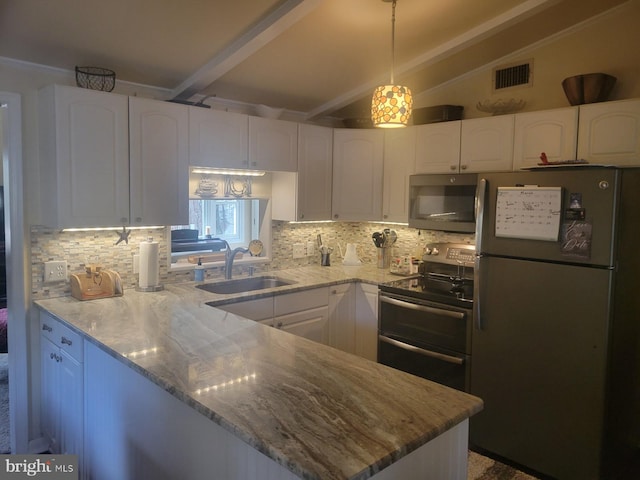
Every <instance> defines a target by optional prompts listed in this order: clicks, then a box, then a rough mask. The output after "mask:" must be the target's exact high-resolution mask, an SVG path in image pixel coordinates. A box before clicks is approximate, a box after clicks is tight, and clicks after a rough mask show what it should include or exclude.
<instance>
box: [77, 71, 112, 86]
mask: <svg viewBox="0 0 640 480" xmlns="http://www.w3.org/2000/svg"><path fill="white" fill-rule="evenodd" d="M76 84H77V85H78V86H79V87H82V88H90V89H91V90H102V91H103V92H110V91H111V90H113V87H115V85H116V72H114V71H113V70H109V69H107V68H101V67H78V66H76Z"/></svg>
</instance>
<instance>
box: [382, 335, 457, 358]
mask: <svg viewBox="0 0 640 480" xmlns="http://www.w3.org/2000/svg"><path fill="white" fill-rule="evenodd" d="M378 338H379V339H380V341H381V342H384V343H388V344H389V345H393V346H394V347H398V348H401V349H402V350H407V351H409V352H412V353H417V354H419V355H424V356H425V357H431V358H437V359H438V360H442V361H444V362H447V363H455V364H456V365H463V364H464V358H459V357H453V356H451V355H445V354H444V353H438V352H433V351H431V350H425V349H424V348H419V347H416V346H414V345H409V344H408V343H404V342H399V341H398V340H394V339H393V338H389V337H385V336H384V335H379V336H378Z"/></svg>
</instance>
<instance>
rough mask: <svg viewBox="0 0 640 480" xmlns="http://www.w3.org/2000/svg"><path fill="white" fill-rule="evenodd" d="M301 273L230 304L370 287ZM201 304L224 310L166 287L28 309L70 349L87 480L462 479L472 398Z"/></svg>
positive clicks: (346, 274)
mask: <svg viewBox="0 0 640 480" xmlns="http://www.w3.org/2000/svg"><path fill="white" fill-rule="evenodd" d="M310 268H312V267H310ZM304 270H305V269H296V271H295V272H296V273H293V271H286V272H283V273H282V274H281V272H278V275H279V276H287V275H289V278H291V279H294V277H295V280H296V282H297V283H295V284H293V285H288V286H285V287H278V288H277V289H269V290H268V291H259V292H245V293H243V294H240V295H239V296H240V297H241V298H243V299H247V298H258V297H259V296H261V295H269V294H273V293H274V292H273V291H274V290H277V291H280V290H283V291H287V292H289V291H292V290H301V289H304V288H310V287H313V286H318V285H329V284H335V283H341V282H348V281H356V280H359V281H370V282H375V281H381V280H382V279H371V277H370V276H367V275H365V273H366V272H365V271H364V270H360V271H359V272H358V271H353V270H349V271H346V270H345V269H339V268H331V269H326V268H325V269H321V268H319V269H316V270H309V271H307V273H312V274H311V275H305V272H304ZM363 272H365V273H363ZM373 275H374V276H375V273H373ZM211 301H214V302H215V301H219V302H228V301H232V297H231V296H222V295H215V294H210V293H207V292H204V291H201V290H198V289H196V288H194V285H193V284H180V285H168V286H167V287H166V288H165V290H164V291H161V292H153V293H141V292H136V291H133V290H126V291H125V294H124V295H123V296H122V297H118V298H111V299H101V300H94V301H89V302H80V301H77V300H75V299H73V298H71V297H61V298H55V299H48V300H40V301H38V302H36V303H37V305H38V306H39V307H40V309H41V311H42V316H44V317H45V318H51V319H52V320H60V321H62V322H63V323H64V325H65V326H68V327H69V328H71V330H73V331H74V332H76V333H78V334H79V335H81V337H82V338H83V342H84V379H85V383H84V390H85V399H84V405H85V409H86V411H85V415H84V418H85V426H84V432H85V441H84V445H85V451H84V455H85V457H86V458H85V459H84V462H83V463H84V467H83V468H84V473H85V475H86V476H87V477H91V478H122V479H124V478H152V477H153V478H178V477H179V478H261V479H262V478H264V479H283V478H307V479H322V480H330V479H366V478H370V477H372V478H376V479H377V478H380V479H386V478H427V477H425V476H424V475H425V474H427V473H430V474H432V475H434V477H433V478H458V479H461V480H462V479H465V478H466V461H467V459H466V455H467V428H468V421H467V419H468V418H469V417H470V416H471V415H473V414H475V413H477V412H478V411H480V410H481V409H482V401H481V400H480V399H478V398H476V397H473V396H470V395H467V394H465V393H462V392H459V391H456V390H452V389H449V388H447V387H444V386H441V385H438V384H435V383H432V382H429V381H427V380H424V379H421V378H418V377H415V376H412V375H409V374H406V373H403V372H400V371H397V370H394V369H391V368H388V367H386V366H383V365H380V364H377V363H374V362H370V361H368V360H365V359H362V358H359V357H357V356H354V355H351V354H348V353H345V352H341V351H339V350H336V349H334V348H331V347H328V346H324V345H321V344H317V343H315V342H312V341H309V340H307V339H305V338H301V337H297V336H294V335H291V334H289V333H286V332H283V331H280V330H278V329H275V328H270V327H267V326H264V325H261V324H259V323H256V322H253V321H250V320H246V319H243V318H240V317H238V316H236V315H233V314H231V313H227V312H224V311H221V310H219V309H216V308H214V307H211V306H209V305H207V303H208V302H211ZM409 473H410V474H411V475H418V476H415V477H412V476H406V475H409ZM205 475H206V477H205Z"/></svg>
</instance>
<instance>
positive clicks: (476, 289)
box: [473, 178, 487, 330]
mask: <svg viewBox="0 0 640 480" xmlns="http://www.w3.org/2000/svg"><path fill="white" fill-rule="evenodd" d="M486 197H487V179H486V178H481V179H480V180H479V181H478V188H477V190H476V259H475V262H474V266H473V323H474V326H475V329H476V330H482V315H481V312H482V308H481V307H480V305H481V304H482V301H481V299H480V259H481V258H482V253H483V251H482V230H483V225H484V207H485V201H486Z"/></svg>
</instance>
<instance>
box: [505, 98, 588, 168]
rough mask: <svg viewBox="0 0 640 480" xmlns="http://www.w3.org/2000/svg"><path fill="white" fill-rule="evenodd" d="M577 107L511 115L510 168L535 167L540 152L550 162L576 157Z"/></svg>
mask: <svg viewBox="0 0 640 480" xmlns="http://www.w3.org/2000/svg"><path fill="white" fill-rule="evenodd" d="M577 142H578V107H570V108H559V109H556V110H544V111H540V112H527V113H518V114H516V115H515V133H514V145H513V169H514V170H520V169H522V168H527V167H536V166H538V164H539V163H540V161H541V160H540V155H541V154H542V152H544V153H545V154H546V156H547V159H548V160H549V161H550V162H558V161H565V160H575V159H576V148H577Z"/></svg>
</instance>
